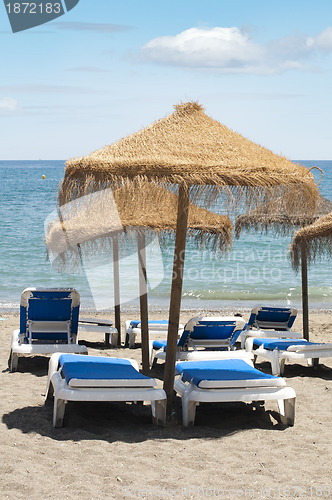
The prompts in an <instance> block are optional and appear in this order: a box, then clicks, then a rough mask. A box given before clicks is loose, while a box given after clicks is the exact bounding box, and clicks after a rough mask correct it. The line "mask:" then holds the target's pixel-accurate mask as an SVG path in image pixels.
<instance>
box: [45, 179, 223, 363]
mask: <svg viewBox="0 0 332 500" xmlns="http://www.w3.org/2000/svg"><path fill="white" fill-rule="evenodd" d="M161 201H162V203H161ZM177 205H178V198H177V196H176V195H175V194H174V193H171V192H170V191H167V190H165V189H163V188H161V187H159V186H156V185H151V184H147V183H146V184H143V185H142V186H141V189H140V190H139V191H138V190H137V189H134V188H133V186H131V185H126V186H123V187H121V188H119V189H116V190H114V191H112V190H103V191H100V192H98V193H94V194H93V195H91V196H90V197H85V198H84V199H83V200H82V199H78V200H76V202H75V201H74V202H71V203H70V204H69V210H68V209H67V210H66V207H65V206H64V207H61V208H60V212H61V217H60V218H57V219H56V220H54V221H52V222H51V223H50V224H49V225H48V227H47V234H46V244H47V247H48V250H49V252H50V253H52V257H53V262H54V261H56V262H55V264H56V265H57V267H58V268H59V269H61V270H64V268H66V269H67V270H68V269H71V270H73V269H76V268H79V267H80V260H81V259H80V257H81V249H82V248H83V247H84V252H85V254H88V255H92V256H95V255H99V254H100V251H101V250H102V251H104V252H105V251H106V253H107V254H111V253H112V251H113V270H114V296H115V304H116V310H115V313H116V315H115V316H116V317H115V319H116V321H115V326H116V328H117V329H118V331H120V306H119V304H120V293H119V262H118V260H119V255H118V252H119V243H120V247H121V246H127V243H128V238H129V242H130V243H134V241H136V242H137V245H138V258H139V288H140V311H141V330H142V366H143V370H144V371H147V370H148V366H149V354H148V351H149V343H148V307H147V280H146V255H145V244H146V238H148V239H150V237H151V238H153V237H154V235H155V234H156V233H157V234H158V235H159V237H160V238H161V239H162V240H163V241H165V240H169V238H170V237H171V236H172V234H174V232H175V229H176V218H177ZM101 214H102V216H101ZM232 232H233V227H232V223H231V221H230V220H229V218H228V217H227V216H225V215H219V214H215V213H213V212H210V211H208V210H206V209H204V208H201V207H198V206H196V205H194V204H192V203H190V205H189V217H188V234H189V236H190V237H191V239H192V240H194V242H195V243H196V244H197V246H199V247H200V246H202V245H204V247H206V248H211V249H213V250H217V249H218V250H222V251H224V250H226V249H227V248H229V247H230V246H231V243H232ZM79 250H80V251H79ZM120 251H121V248H120Z"/></svg>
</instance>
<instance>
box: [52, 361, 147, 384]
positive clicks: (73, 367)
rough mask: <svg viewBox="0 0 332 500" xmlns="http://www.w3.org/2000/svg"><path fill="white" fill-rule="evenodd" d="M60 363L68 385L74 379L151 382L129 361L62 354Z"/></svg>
mask: <svg viewBox="0 0 332 500" xmlns="http://www.w3.org/2000/svg"><path fill="white" fill-rule="evenodd" d="M59 363H60V366H61V369H62V374H63V376H64V377H65V379H66V382H67V384H68V383H69V381H70V380H71V379H72V378H75V379H81V380H107V379H108V380H143V379H144V380H146V379H148V380H149V377H146V376H145V375H143V374H142V373H139V372H138V371H137V370H136V369H135V368H134V367H133V365H132V364H131V363H130V361H129V360H128V359H121V358H102V357H100V356H83V355H79V354H61V356H60V357H59Z"/></svg>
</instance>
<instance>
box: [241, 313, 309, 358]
mask: <svg viewBox="0 0 332 500" xmlns="http://www.w3.org/2000/svg"><path fill="white" fill-rule="evenodd" d="M296 315H297V310H296V309H293V308H290V307H269V306H262V307H255V308H254V309H252V311H251V314H250V318H249V321H248V324H247V327H246V329H245V330H243V332H241V349H244V346H245V341H246V339H247V338H248V337H256V338H259V337H265V338H289V339H301V338H302V334H301V333H298V332H292V331H291V327H292V326H293V323H294V321H295V318H296Z"/></svg>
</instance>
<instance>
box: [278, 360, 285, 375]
mask: <svg viewBox="0 0 332 500" xmlns="http://www.w3.org/2000/svg"><path fill="white" fill-rule="evenodd" d="M285 363H286V360H285V359H281V360H280V365H279V373H280V375H283V374H284V371H285Z"/></svg>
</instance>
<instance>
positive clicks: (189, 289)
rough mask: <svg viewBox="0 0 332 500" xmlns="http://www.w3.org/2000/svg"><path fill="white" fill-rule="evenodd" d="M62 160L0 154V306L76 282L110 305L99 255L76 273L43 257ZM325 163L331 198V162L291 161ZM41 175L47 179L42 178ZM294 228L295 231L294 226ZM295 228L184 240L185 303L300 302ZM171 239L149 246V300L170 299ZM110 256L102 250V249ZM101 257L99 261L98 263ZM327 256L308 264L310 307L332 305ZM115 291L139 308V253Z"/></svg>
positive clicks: (324, 183) (108, 279) (108, 281)
mask: <svg viewBox="0 0 332 500" xmlns="http://www.w3.org/2000/svg"><path fill="white" fill-rule="evenodd" d="M64 163H65V162H64V161H62V160H49V161H45V160H36V161H30V160H18V161H15V160H11V161H4V160H2V161H0V172H1V176H2V179H3V183H2V194H1V200H2V202H1V206H0V215H1V221H2V230H1V239H0V270H1V282H0V311H3V312H4V311H13V310H18V307H19V302H20V296H21V292H22V291H23V289H24V288H27V287H31V286H34V287H46V288H49V287H53V288H54V287H74V288H76V289H77V290H78V291H79V293H80V295H81V307H82V309H84V310H89V311H101V310H105V311H113V281H112V265H111V262H107V259H106V260H105V255H104V256H103V259H100V257H99V256H96V263H95V265H91V262H90V263H89V265H87V266H86V267H85V268H84V270H83V271H82V272H81V273H80V274H69V273H59V272H58V271H57V270H56V269H53V268H52V265H51V262H50V261H49V260H48V259H47V252H46V245H45V240H44V237H45V236H44V224H45V220H46V218H47V217H48V216H49V215H50V214H51V213H52V212H54V211H55V210H56V196H57V191H58V187H59V184H60V182H61V179H62V177H63V173H64ZM294 163H301V164H303V165H304V166H306V167H308V168H309V167H312V166H317V167H319V168H321V169H322V170H323V177H322V179H321V182H320V190H321V193H322V195H323V196H324V197H326V198H328V199H330V200H331V198H332V161H331V160H329V161H325V160H324V161H323V160H320V161H314V160H305V161H300V160H297V161H294ZM43 177H44V178H43ZM294 231H295V230H294ZM291 239H292V235H289V236H279V235H276V234H275V233H274V232H273V231H272V230H271V231H270V232H268V233H267V234H260V233H254V232H250V233H248V232H243V234H242V235H241V236H240V238H239V239H238V240H235V239H234V244H233V248H232V250H230V251H229V252H228V253H227V254H226V255H219V254H218V252H217V253H213V252H210V251H208V250H207V249H205V250H202V251H200V250H197V248H196V247H194V245H193V244H192V242H190V241H188V244H187V251H186V260H185V272H184V283H183V296H182V297H183V298H182V309H183V310H193V311H194V310H195V309H200V310H204V309H205V310H223V309H224V310H226V309H227V310H235V309H236V310H240V311H241V310H247V309H251V308H252V307H254V306H255V305H262V304H269V305H273V304H274V305H287V306H292V307H296V308H298V309H301V275H300V273H298V274H296V273H295V272H294V270H293V269H292V267H291V263H290V258H289V251H288V248H289V244H290V242H291ZM173 250H174V241H169V242H168V243H167V244H165V245H161V244H159V241H158V239H156V240H154V242H152V243H151V245H149V247H148V249H147V274H148V283H149V295H148V297H149V305H150V307H151V308H152V309H154V310H161V311H164V310H167V309H168V306H169V297H170V285H171V275H172V260H173ZM106 257H107V256H106ZM101 261H102V265H100V262H101ZM331 267H332V266H331V264H330V262H329V260H328V258H326V257H323V258H321V259H320V260H319V261H317V262H316V263H314V264H312V265H311V266H310V268H309V271H308V281H309V307H310V308H311V309H320V310H331V309H332V285H331V284H332V280H331V278H332V270H331ZM120 293H121V307H122V309H123V310H131V309H133V310H137V309H138V271H137V258H135V255H131V256H130V255H129V256H128V257H126V258H125V259H123V260H121V261H120Z"/></svg>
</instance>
